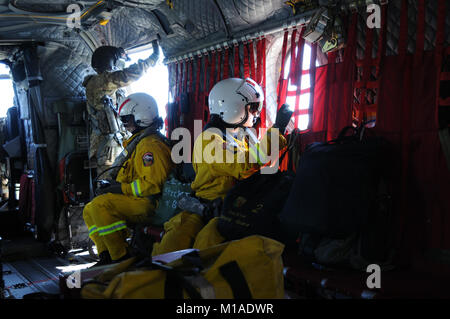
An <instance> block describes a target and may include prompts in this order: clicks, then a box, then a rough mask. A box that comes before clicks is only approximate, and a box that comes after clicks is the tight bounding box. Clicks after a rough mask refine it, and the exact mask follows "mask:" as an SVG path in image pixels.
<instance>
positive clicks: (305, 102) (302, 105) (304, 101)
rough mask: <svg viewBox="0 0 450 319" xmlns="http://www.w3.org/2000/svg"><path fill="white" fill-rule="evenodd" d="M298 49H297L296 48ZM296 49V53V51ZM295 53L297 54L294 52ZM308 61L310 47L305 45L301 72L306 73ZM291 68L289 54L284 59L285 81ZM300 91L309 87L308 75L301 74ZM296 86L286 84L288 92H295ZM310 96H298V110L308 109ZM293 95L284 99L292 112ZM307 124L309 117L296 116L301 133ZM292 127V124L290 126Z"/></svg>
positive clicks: (293, 105)
mask: <svg viewBox="0 0 450 319" xmlns="http://www.w3.org/2000/svg"><path fill="white" fill-rule="evenodd" d="M297 49H298V48H297ZM297 49H296V51H297ZM296 53H297V52H296ZM310 61H311V46H310V45H308V44H306V43H305V45H304V49H303V61H302V70H303V71H308V70H309V67H310ZM317 65H318V62H317V61H316V66H317ZM290 68H291V55H290V54H289V55H288V56H287V57H286V62H285V67H284V78H285V79H287V78H288V76H289V70H290ZM301 81H302V83H301V89H302V90H306V89H309V88H310V87H311V78H310V75H309V73H308V74H303V75H302V79H301ZM296 90H297V86H296V85H293V84H291V81H289V84H288V92H296ZM310 96H311V94H310V93H309V92H305V93H303V94H301V95H300V99H299V109H300V110H307V109H309V105H310V103H309V100H310ZM295 100H296V97H295V95H291V96H287V97H286V103H287V104H288V105H289V106H290V109H291V110H292V111H294V110H295ZM291 122H294V117H292V119H291ZM308 124H309V115H308V114H302V115H298V127H297V128H298V129H300V130H301V131H303V130H306V129H307V128H308ZM292 127H293V124H292Z"/></svg>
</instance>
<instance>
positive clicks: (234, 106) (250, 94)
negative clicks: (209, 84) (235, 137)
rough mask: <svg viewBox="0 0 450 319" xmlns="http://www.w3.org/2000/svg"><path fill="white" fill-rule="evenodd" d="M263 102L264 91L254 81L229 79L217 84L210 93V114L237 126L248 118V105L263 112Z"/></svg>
mask: <svg viewBox="0 0 450 319" xmlns="http://www.w3.org/2000/svg"><path fill="white" fill-rule="evenodd" d="M263 101H264V93H263V90H262V89H261V87H260V86H259V85H258V84H257V83H256V82H255V81H254V80H252V79H250V78H246V79H240V78H229V79H225V80H222V81H220V82H218V83H216V85H214V87H213V88H212V90H211V92H210V93H209V112H210V114H217V115H219V116H220V117H221V118H222V120H223V121H224V122H225V123H227V124H230V125H236V126H237V125H240V124H243V123H244V122H245V121H246V120H247V118H248V114H247V112H246V109H245V106H246V105H247V104H250V105H251V108H252V109H253V110H255V111H258V112H261V109H262V104H263Z"/></svg>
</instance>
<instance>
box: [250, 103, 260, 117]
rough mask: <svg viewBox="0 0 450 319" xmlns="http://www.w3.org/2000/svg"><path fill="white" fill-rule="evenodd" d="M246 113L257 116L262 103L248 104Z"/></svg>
mask: <svg viewBox="0 0 450 319" xmlns="http://www.w3.org/2000/svg"><path fill="white" fill-rule="evenodd" d="M247 105H248V111H249V112H250V113H252V114H253V116H256V117H257V116H259V114H260V113H261V109H262V102H252V103H248V104H247Z"/></svg>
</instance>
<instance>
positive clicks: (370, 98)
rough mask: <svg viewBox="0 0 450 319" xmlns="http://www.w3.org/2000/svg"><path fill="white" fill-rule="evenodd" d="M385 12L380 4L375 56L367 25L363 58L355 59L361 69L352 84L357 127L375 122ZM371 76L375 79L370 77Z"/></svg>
mask: <svg viewBox="0 0 450 319" xmlns="http://www.w3.org/2000/svg"><path fill="white" fill-rule="evenodd" d="M386 14H387V4H382V6H381V29H380V31H379V35H378V50H377V56H376V58H375V59H373V58H372V48H373V40H374V28H370V27H368V26H367V27H366V45H365V49H364V58H363V59H362V60H357V61H356V66H357V68H358V69H360V70H361V76H359V75H358V77H359V79H358V80H357V81H356V82H355V84H354V93H355V97H356V99H354V100H353V121H354V123H355V124H357V126H358V127H359V126H361V125H368V126H370V127H372V126H374V125H375V122H376V115H377V109H378V104H377V103H378V102H377V95H379V88H380V79H381V77H380V66H381V63H382V58H383V57H384V55H385V54H384V53H385V52H384V51H385V38H386ZM352 23H356V21H355V20H353V19H352ZM354 27H355V26H354V25H352V27H351V31H350V32H351V34H349V41H350V38H351V39H352V40H353V39H354V37H355V29H354ZM401 36H402V35H401ZM349 51H350V50H349ZM372 68H375V74H373V73H372ZM373 77H374V78H375V79H372V78H373ZM370 92H371V93H372V95H371V94H370Z"/></svg>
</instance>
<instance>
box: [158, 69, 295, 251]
mask: <svg viewBox="0 0 450 319" xmlns="http://www.w3.org/2000/svg"><path fill="white" fill-rule="evenodd" d="M263 100H264V93H263V91H262V88H261V87H260V86H259V85H258V84H257V83H256V82H255V81H253V80H252V79H240V78H229V79H225V80H222V81H220V82H218V83H217V84H216V85H215V86H214V87H213V88H212V90H211V92H210V94H209V110H210V115H211V117H210V121H209V122H208V123H207V124H206V126H205V128H204V130H203V132H202V134H200V135H199V136H198V138H197V139H196V141H195V144H194V151H193V160H192V162H193V167H194V170H195V173H196V177H195V180H194V181H193V183H192V185H191V188H192V190H193V191H194V192H195V196H196V197H197V198H198V199H199V200H200V201H201V202H203V203H208V202H209V203H210V202H211V201H214V200H216V199H217V198H221V199H222V200H223V199H224V198H225V195H226V194H227V192H228V191H229V190H230V189H231V188H232V187H233V185H234V184H235V183H236V182H237V181H238V180H242V179H245V178H247V177H249V176H250V175H251V174H253V173H254V172H256V171H257V170H259V169H260V168H261V166H262V165H263V164H264V163H262V162H261V161H260V157H261V156H262V154H263V153H266V154H267V153H268V150H270V149H271V146H270V145H271V134H269V132H270V131H271V130H279V132H284V130H285V128H286V126H287V124H288V122H289V120H290V118H291V115H292V112H291V111H289V110H288V109H287V108H286V107H283V108H280V110H279V111H278V113H277V119H276V123H275V125H274V126H273V127H272V128H270V129H269V130H268V132H267V133H266V135H265V136H264V137H263V139H262V140H261V142H260V143H256V144H255V145H253V146H251V145H249V144H248V142H247V141H246V139H245V134H242V133H243V131H244V129H245V128H251V127H253V126H254V124H255V121H256V119H257V118H258V116H259V113H260V111H261V109H262V104H263ZM275 133H278V132H275ZM274 136H277V137H278V142H279V149H283V148H284V147H285V146H286V140H285V138H284V137H283V136H282V134H274ZM211 150H223V154H222V155H223V158H222V159H223V160H220V161H216V159H217V154H212V153H213V152H211ZM277 155H278V154H277ZM251 156H253V160H250V157H251ZM219 157H220V156H219ZM227 158H228V159H231V160H226V159H227ZM202 217H203V216H200V215H199V214H196V213H192V212H188V211H183V212H181V213H180V214H178V215H176V216H174V217H173V218H172V219H170V220H169V221H168V222H166V223H165V224H164V230H165V235H164V237H163V238H162V241H161V242H160V243H155V244H154V245H153V252H152V254H153V256H155V255H159V254H163V253H168V252H171V251H176V250H182V249H187V248H191V247H193V248H196V249H200V250H201V249H205V248H207V247H210V246H213V245H217V244H219V243H222V242H223V241H224V240H225V239H224V237H222V236H221V234H220V233H219V232H218V230H217V222H218V217H214V218H212V219H211V220H210V221H209V222H208V223H207V224H206V226H205V224H204V220H203V218H202Z"/></svg>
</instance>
